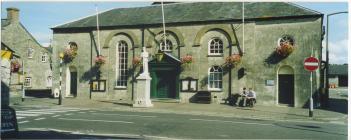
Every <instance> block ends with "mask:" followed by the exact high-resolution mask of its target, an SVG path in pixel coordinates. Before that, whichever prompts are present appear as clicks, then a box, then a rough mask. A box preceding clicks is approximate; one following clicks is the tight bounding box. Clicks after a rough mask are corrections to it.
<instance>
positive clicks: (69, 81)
mask: <svg viewBox="0 0 351 140" xmlns="http://www.w3.org/2000/svg"><path fill="white" fill-rule="evenodd" d="M77 77H78V73H77V69H76V68H75V67H73V66H70V67H68V68H67V70H66V97H77V86H78V80H77Z"/></svg>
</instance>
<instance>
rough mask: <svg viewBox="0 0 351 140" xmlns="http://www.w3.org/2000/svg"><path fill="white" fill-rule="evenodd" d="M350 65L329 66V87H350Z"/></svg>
mask: <svg viewBox="0 0 351 140" xmlns="http://www.w3.org/2000/svg"><path fill="white" fill-rule="evenodd" d="M347 67H348V65H347V64H344V65H337V64H333V65H329V77H328V78H329V87H330V88H336V87H347V86H348V78H347V77H348V71H347V70H348V69H347Z"/></svg>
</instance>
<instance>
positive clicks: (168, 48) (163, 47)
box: [160, 39, 173, 52]
mask: <svg viewBox="0 0 351 140" xmlns="http://www.w3.org/2000/svg"><path fill="white" fill-rule="evenodd" d="M172 48H173V47H172V42H171V41H170V40H168V39H167V40H166V45H165V41H164V40H162V41H161V43H160V50H161V51H164V52H170V51H172Z"/></svg>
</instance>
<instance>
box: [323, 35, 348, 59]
mask: <svg viewBox="0 0 351 140" xmlns="http://www.w3.org/2000/svg"><path fill="white" fill-rule="evenodd" d="M322 45H323V46H324V47H323V48H324V49H323V51H322V52H323V55H322V57H323V60H325V41H323V43H322ZM347 52H348V39H343V40H340V41H337V42H329V63H330V64H345V63H348V53H347Z"/></svg>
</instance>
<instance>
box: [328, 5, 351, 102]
mask: <svg viewBox="0 0 351 140" xmlns="http://www.w3.org/2000/svg"><path fill="white" fill-rule="evenodd" d="M346 13H348V12H347V11H343V12H335V13H330V14H327V33H326V66H325V72H326V74H325V85H324V86H325V87H326V92H325V93H326V95H325V96H324V102H325V107H328V106H329V79H328V77H329V47H328V39H329V37H328V35H329V34H328V33H329V16H333V15H338V14H346Z"/></svg>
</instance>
